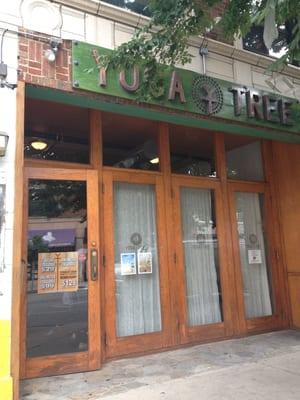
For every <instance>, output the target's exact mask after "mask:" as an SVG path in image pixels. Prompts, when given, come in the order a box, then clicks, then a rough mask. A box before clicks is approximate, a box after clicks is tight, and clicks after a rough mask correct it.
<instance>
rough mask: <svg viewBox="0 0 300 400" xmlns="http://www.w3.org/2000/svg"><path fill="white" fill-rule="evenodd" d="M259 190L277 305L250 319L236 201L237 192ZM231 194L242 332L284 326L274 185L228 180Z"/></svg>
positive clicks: (238, 304)
mask: <svg viewBox="0 0 300 400" xmlns="http://www.w3.org/2000/svg"><path fill="white" fill-rule="evenodd" d="M236 192H243V193H245V192H246V193H258V194H263V195H264V215H265V216H266V220H265V221H264V225H265V231H266V235H267V240H266V238H265V237H264V239H265V246H266V252H267V255H268V257H267V259H268V265H267V268H269V269H270V272H271V279H270V285H271V293H272V297H273V299H272V300H273V301H272V304H274V306H275V313H274V314H272V315H270V316H263V317H256V318H251V319H247V318H246V316H245V306H244V295H243V277H242V270H241V261H240V248H239V237H238V231H237V220H236V205H235V193H236ZM228 196H229V204H230V207H229V210H230V221H231V232H232V238H233V260H234V267H235V273H236V279H237V291H238V303H237V307H238V310H239V315H240V328H241V333H242V334H246V333H258V332H262V331H270V330H274V329H280V328H282V327H284V326H285V321H284V317H283V313H282V307H283V305H282V290H283V282H282V279H281V278H280V276H281V274H280V270H281V269H282V265H281V264H280V263H279V259H278V256H277V252H278V243H277V242H276V238H275V232H274V229H272V228H271V225H272V222H273V221H274V218H276V213H275V210H274V207H273V204H272V197H271V189H270V185H269V184H268V183H265V182H261V183H260V182H245V181H241V182H238V181H229V182H228Z"/></svg>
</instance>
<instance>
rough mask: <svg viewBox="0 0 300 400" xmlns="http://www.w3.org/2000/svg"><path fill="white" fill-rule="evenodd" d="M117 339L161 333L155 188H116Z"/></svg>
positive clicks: (131, 186) (118, 184)
mask: <svg viewBox="0 0 300 400" xmlns="http://www.w3.org/2000/svg"><path fill="white" fill-rule="evenodd" d="M114 225H115V282H116V294H115V295H116V305H117V336H130V335H138V334H143V333H149V332H156V331H160V330H161V310H160V291H159V267H158V265H159V264H158V252H157V234H156V201H155V187H154V185H144V184H131V183H115V184H114Z"/></svg>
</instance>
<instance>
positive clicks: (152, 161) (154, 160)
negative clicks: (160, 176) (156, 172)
mask: <svg viewBox="0 0 300 400" xmlns="http://www.w3.org/2000/svg"><path fill="white" fill-rule="evenodd" d="M150 162H151V164H158V163H159V158H158V157H156V158H152V160H150Z"/></svg>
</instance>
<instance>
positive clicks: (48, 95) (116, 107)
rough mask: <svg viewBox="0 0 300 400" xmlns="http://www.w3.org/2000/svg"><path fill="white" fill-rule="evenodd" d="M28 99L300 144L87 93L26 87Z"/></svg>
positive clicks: (285, 136)
mask: <svg viewBox="0 0 300 400" xmlns="http://www.w3.org/2000/svg"><path fill="white" fill-rule="evenodd" d="M25 94H26V97H29V98H32V99H38V100H47V101H53V102H56V103H64V104H69V105H74V106H79V107H83V108H90V109H96V110H101V111H106V112H112V113H117V114H122V115H128V116H131V117H137V118H145V119H149V120H153V121H161V122H168V123H171V124H176V125H184V126H188V127H191V128H200V129H208V130H213V131H217V132H224V133H231V134H236V135H243V136H254V137H258V138H260V139H269V140H276V141H282V142H287V143H299V144H300V132H299V135H298V134H293V133H290V132H284V131H281V130H275V129H274V130H268V129H262V128H260V127H259V128H253V127H249V126H247V125H245V126H244V125H243V126H242V125H237V124H234V122H232V123H226V122H224V121H216V120H209V119H201V118H194V117H193V116H188V115H186V114H182V113H180V112H178V113H168V112H167V111H165V112H163V111H158V110H154V109H151V108H148V107H144V106H140V105H134V104H124V103H122V104H119V103H117V102H109V101H105V100H103V99H98V98H95V96H90V97H89V96H88V95H87V94H85V95H84V96H83V95H80V94H79V93H70V92H67V91H62V90H56V89H52V88H47V87H41V86H32V85H26V89H25Z"/></svg>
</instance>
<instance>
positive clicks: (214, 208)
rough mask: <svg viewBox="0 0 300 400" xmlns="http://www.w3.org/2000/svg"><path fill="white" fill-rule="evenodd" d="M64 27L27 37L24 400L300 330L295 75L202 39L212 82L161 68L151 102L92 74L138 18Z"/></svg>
mask: <svg viewBox="0 0 300 400" xmlns="http://www.w3.org/2000/svg"><path fill="white" fill-rule="evenodd" d="M46 3H47V2H46ZM70 3H72V2H70ZM70 5H71V4H69V6H70ZM51 7H53V5H51ZM90 7H92V5H90ZM60 12H61V15H62V17H63V19H64V20H65V21H68V18H67V16H68V17H69V18H71V17H70V16H71V15H72V18H73V23H75V21H76V24H75V25H76V29H75V28H74V31H76V33H75V32H74V33H72V34H70V30H69V31H68V32H69V36H68V35H67V34H61V39H60V40H57V39H53V37H52V36H49V35H48V34H46V33H43V34H41V33H38V32H37V31H35V30H28V28H29V27H28V26H26V24H25V25H24V24H23V26H24V28H23V29H22V30H20V31H19V39H18V45H19V71H20V73H19V81H18V88H17V93H16V111H17V119H16V138H17V141H16V154H15V157H16V164H15V166H16V170H17V171H18V173H17V176H16V188H17V190H18V197H16V198H15V202H14V215H15V229H14V242H13V243H14V266H13V268H14V276H13V289H14V295H13V298H12V309H13V327H14V335H13V337H12V343H13V348H14V352H13V355H12V372H11V373H12V376H13V378H14V384H15V398H17V397H16V396H17V394H16V393H17V390H18V380H19V379H26V378H32V377H39V376H49V375H57V374H65V373H71V372H79V371H88V370H95V369H99V368H101V365H102V364H103V363H104V362H107V361H108V360H110V359H113V358H119V357H124V356H128V355H133V354H139V355H142V354H145V353H148V352H153V351H163V350H165V349H170V348H176V347H178V346H183V345H191V344H193V343H202V342H209V341H213V340H221V339H227V338H232V337H239V336H243V335H247V334H253V333H259V332H266V331H271V330H277V329H284V328H287V327H299V311H298V305H299V300H298V294H299V290H300V286H299V272H300V267H299V266H298V264H297V257H296V256H297V252H298V251H300V250H299V249H298V245H297V241H298V238H299V232H298V228H297V226H298V225H297V224H298V220H299V219H300V214H299V210H298V208H297V202H298V198H299V196H300V193H299V185H298V183H299V178H300V170H299V159H300V158H299V155H300V136H299V129H300V123H299V121H298V120H297V117H295V116H294V114H293V113H292V111H291V110H292V104H293V103H294V102H296V101H297V93H298V92H297V91H298V90H299V85H298V83H297V79H296V78H294V76H292V73H293V74H294V75H295V76H298V75H299V74H300V71H299V69H297V68H293V67H289V68H290V69H289V70H287V73H286V74H282V75H280V76H277V75H276V76H275V75H274V76H273V75H265V69H264V68H263V66H262V64H263V62H265V64H267V61H268V60H265V58H263V57H260V59H259V65H258V66H257V65H256V66H253V64H252V62H253V59H251V55H250V56H249V55H247V52H245V51H244V50H241V49H236V52H237V53H238V55H237V56H236V57H237V58H238V59H239V60H238V59H235V58H233V57H229V56H228V54H229V53H230V54H233V51H234V47H233V46H230V45H228V44H227V45H225V44H221V43H217V42H215V41H213V40H211V39H206V41H205V45H206V46H207V47H208V49H209V51H210V52H209V56H208V59H207V71H203V69H202V68H203V65H202V62H201V57H200V56H198V58H197V59H195V61H193V64H192V65H190V66H187V69H185V70H183V69H180V68H178V69H169V70H166V72H165V76H164V87H165V90H164V93H165V95H164V97H163V98H161V99H159V100H158V101H152V100H150V101H149V102H145V101H142V102H140V101H138V99H137V98H136V91H137V89H138V87H139V85H140V82H141V80H142V75H143V71H142V70H139V68H138V66H136V67H135V68H133V69H132V70H129V71H128V70H125V69H124V71H118V72H116V71H103V70H98V69H97V55H99V54H100V53H101V52H102V51H111V50H108V49H107V48H110V49H111V48H112V47H113V46H111V45H109V39H108V37H110V39H111V40H112V38H114V40H116V38H117V37H118V35H119V40H120V41H122V40H126V35H127V36H128V35H129V34H130V32H129V31H130V29H131V28H130V27H128V26H125V23H126V24H128V25H130V24H131V25H132V26H134V21H135V18H138V17H137V16H135V15H132V14H130V13H126V12H123V13H121V14H120V13H119V11H118V10H117V9H115V8H113V7H110V6H103V11H102V13H106V15H105V17H106V19H104V18H103V16H104V15H103V14H101V15H102V16H101V17H100V16H95V15H93V13H92V11H91V10H85V12H84V10H82V11H80V6H78V4H77V9H76V10H73V9H71V8H68V7H63V10H61V9H60ZM83 13H84V15H85V16H84V19H85V20H87V19H89V22H90V24H89V25H86V27H87V26H89V32H88V31H87V29H86V28H85V29H84V32H85V34H84V35H85V36H84V35H83V36H84V37H80V34H79V32H80V21H81V18H82V14H83ZM112 16H114V18H115V21H113V18H112ZM110 18H111V19H110ZM116 21H117V26H116ZM122 22H123V25H122ZM118 24H119V25H118ZM63 26H64V25H63ZM70 26H73V25H70ZM91 27H93V32H92V28H91ZM61 29H62V27H61ZM101 29H103V35H102V36H101V38H100V37H98V35H99V30H101ZM65 30H66V32H67V28H65ZM112 32H113V33H112ZM104 33H105V35H104ZM110 35H111V36H110ZM122 35H123V36H122ZM70 36H71V38H67V39H66V37H70ZM121 36H122V38H121ZM71 39H72V40H71ZM195 40H196V39H195ZM200 42H201V43H200ZM115 44H117V43H115ZM203 45H204V42H203V39H202V38H201V39H199V43H196V42H195V43H194V42H192V44H191V46H192V47H191V49H192V51H193V52H194V53H195V52H196V50H197V51H198V48H199V47H201V46H203ZM55 46H56V49H55V51H54V60H53V61H49V59H48V58H47V57H45V55H46V52H47V50H53V49H54V48H55ZM99 46H101V47H99ZM197 46H198V47H197ZM220 49H222V50H220ZM220 52H223V54H220ZM225 53H226V54H227V55H226V54H225ZM244 53H246V55H245V54H244ZM243 54H244V57H246V56H247V57H249V62H248V63H247V62H245V61H241V58H240V57H241V55H243ZM253 57H256V56H255V55H253ZM230 69H231V72H230V71H229V70H230ZM247 71H248V72H249V71H250V72H251V76H250V78H249V76H248V73H247ZM203 72H206V74H203ZM231 73H232V76H230V74H231ZM289 74H290V75H289ZM297 74H298V75H297ZM263 82H265V83H263ZM266 82H267V83H266ZM271 83H272V84H273V88H275V87H276V90H275V89H274V90H271V89H270V88H271V87H272V86H271ZM276 85H277V86H276ZM284 85H286V86H284ZM282 87H287V88H288V89H286V90H281V91H280V90H279V88H282ZM16 221H18V222H16ZM20 266H21V267H20Z"/></svg>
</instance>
